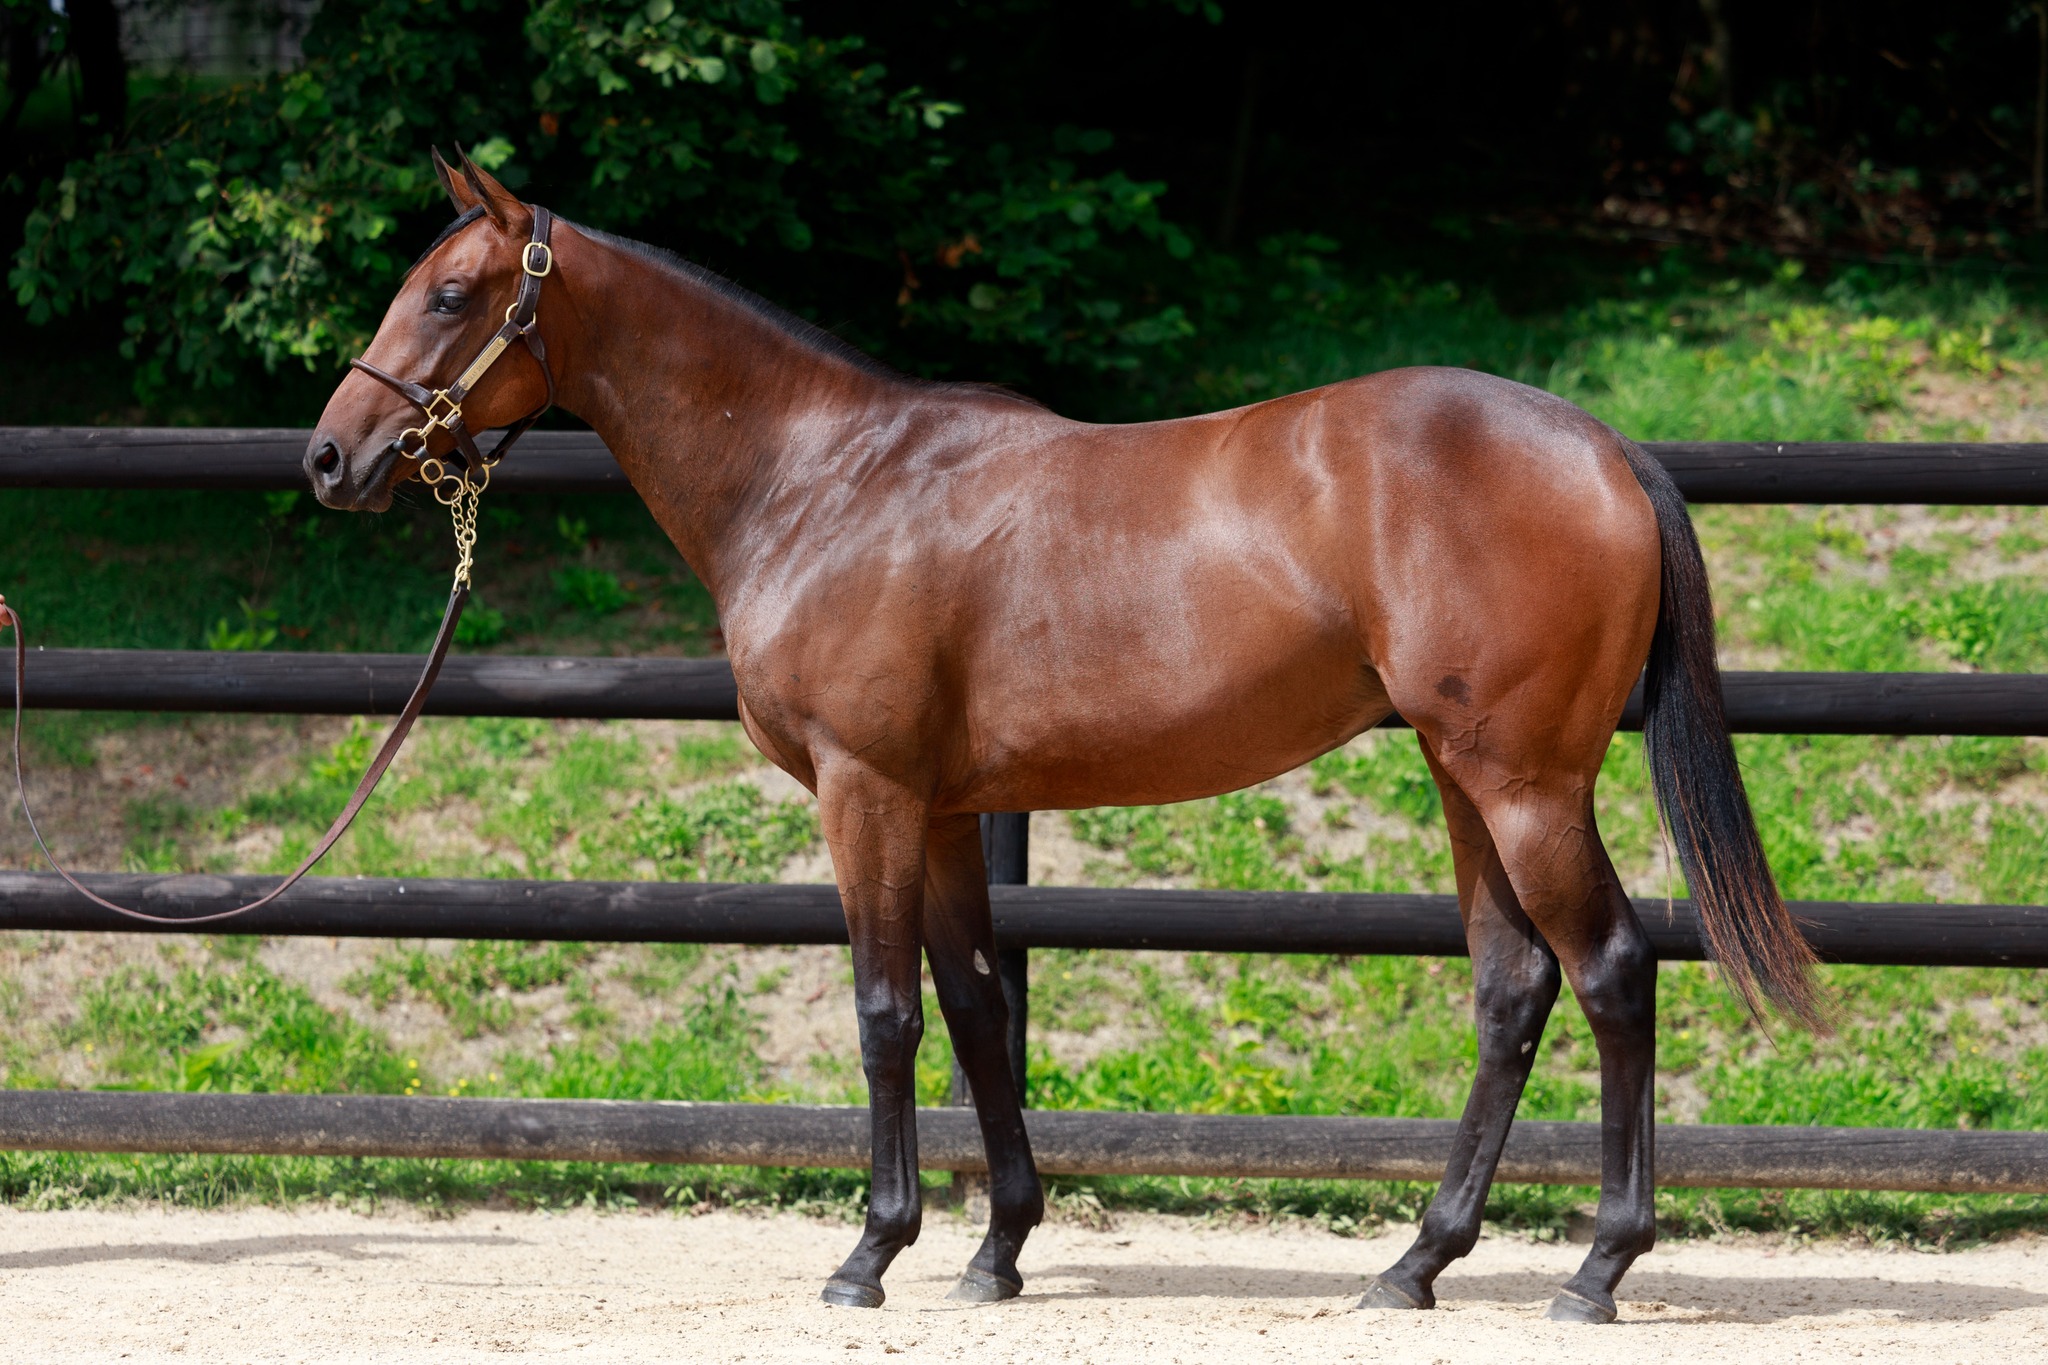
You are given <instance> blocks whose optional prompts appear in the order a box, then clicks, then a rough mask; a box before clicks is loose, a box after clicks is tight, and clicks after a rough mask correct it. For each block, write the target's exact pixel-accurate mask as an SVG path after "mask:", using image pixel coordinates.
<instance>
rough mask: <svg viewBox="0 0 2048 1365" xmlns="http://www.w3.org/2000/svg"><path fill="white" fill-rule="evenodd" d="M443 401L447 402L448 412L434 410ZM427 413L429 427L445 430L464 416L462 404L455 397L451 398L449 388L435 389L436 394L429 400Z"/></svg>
mask: <svg viewBox="0 0 2048 1365" xmlns="http://www.w3.org/2000/svg"><path fill="white" fill-rule="evenodd" d="M442 403H446V404H447V405H448V410H447V411H446V412H436V411H434V409H435V408H436V407H437V406H438V405H440V404H442ZM426 414H427V425H428V426H429V427H440V428H441V429H443V430H444V431H445V430H448V429H450V428H452V427H453V426H454V425H455V423H456V421H457V419H459V418H460V417H461V416H462V404H460V403H458V402H456V401H455V400H454V399H453V398H450V397H449V396H448V390H446V389H436V390H435V391H434V396H433V397H432V398H430V399H428V400H427V406H426Z"/></svg>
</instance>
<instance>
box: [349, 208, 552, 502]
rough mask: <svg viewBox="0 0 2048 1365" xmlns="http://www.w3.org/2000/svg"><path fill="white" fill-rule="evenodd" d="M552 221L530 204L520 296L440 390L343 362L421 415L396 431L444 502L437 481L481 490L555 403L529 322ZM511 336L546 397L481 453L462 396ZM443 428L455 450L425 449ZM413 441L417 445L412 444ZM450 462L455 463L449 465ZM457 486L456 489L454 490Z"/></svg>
mask: <svg viewBox="0 0 2048 1365" xmlns="http://www.w3.org/2000/svg"><path fill="white" fill-rule="evenodd" d="M554 225H555V218H554V215H553V214H551V213H549V212H548V211H547V210H546V209H544V208H542V207H541V206H540V205H538V204H535V205H534V206H533V237H532V238H531V240H529V241H528V242H527V243H526V245H525V247H524V248H522V249H521V251H520V253H519V269H520V275H519V296H518V297H517V298H515V299H514V300H513V301H512V306H511V307H509V308H507V309H506V310H505V323H504V325H503V326H501V327H500V328H498V330H497V331H496V332H495V333H493V334H492V336H491V339H490V340H489V341H487V342H485V343H484V348H483V349H482V350H481V351H478V352H477V353H476V358H475V359H474V360H472V361H470V362H469V366H468V368H466V369H464V370H463V372H462V373H461V374H460V375H458V376H456V379H455V382H454V383H452V384H450V385H449V386H448V387H447V388H445V389H430V388H428V387H426V386H425V385H424V384H415V383H412V382H410V381H409V380H404V379H400V378H399V377H398V376H397V375H395V374H391V373H388V372H387V371H384V370H380V369H378V368H377V367H376V366H375V365H372V364H371V363H370V362H369V361H367V360H364V359H363V358H362V357H361V356H357V357H356V358H355V359H353V360H351V361H349V362H348V363H349V364H350V365H351V366H353V367H354V368H356V369H358V370H361V371H362V372H363V373H364V374H366V375H368V376H370V378H372V379H374V380H376V381H377V382H379V383H380V384H383V385H385V386H387V387H388V388H390V389H391V390H392V391H394V392H395V393H397V394H398V395H399V396H400V397H401V398H403V399H405V401H406V402H408V403H410V404H412V405H413V406H414V407H416V408H418V409H419V410H420V411H421V413H423V414H425V416H426V421H425V423H424V424H423V425H421V426H416V427H408V428H406V429H405V431H404V432H402V433H401V434H400V435H399V438H398V440H399V444H400V445H401V446H403V447H405V448H406V453H407V454H408V455H412V456H416V457H418V459H419V461H420V479H421V481H422V482H424V483H426V484H428V485H430V486H432V487H433V488H434V496H435V497H437V498H440V499H441V501H442V502H444V503H451V504H452V496H450V497H444V496H442V492H441V488H442V485H444V484H446V483H449V482H451V481H453V482H455V483H458V484H463V485H470V484H473V485H474V486H475V487H477V488H479V489H481V487H482V486H483V485H484V484H486V483H488V482H489V481H490V471H491V467H492V466H493V465H495V464H497V462H498V461H499V459H500V458H502V457H503V455H504V454H505V451H506V450H507V449H509V448H510V447H511V445H512V443H513V442H514V441H516V440H518V439H519V438H520V437H521V436H524V435H525V434H526V432H527V429H528V428H529V427H531V426H532V425H533V424H534V423H535V422H537V421H539V420H540V419H541V416H542V415H543V414H545V413H546V412H547V410H548V409H549V408H552V407H553V406H554V405H555V372H554V371H553V370H551V369H549V368H548V351H547V347H546V346H545V345H543V344H542V343H541V339H540V332H539V331H538V330H537V329H536V328H535V326H534V322H535V319H536V317H537V316H538V315H539V312H540V285H541V281H542V280H544V279H546V278H547V277H548V276H549V275H550V274H552V273H553V272H554V268H555V251H554V248H553V247H552V246H550V245H548V237H549V235H550V234H551V233H552V232H553V230H554ZM514 340H518V341H523V342H525V343H526V349H527V350H529V351H531V352H532V353H533V358H534V360H535V361H537V362H539V364H540V372H541V376H542V377H543V378H544V379H546V380H547V385H548V400H547V402H545V403H543V404H542V405H541V406H540V407H539V408H538V409H536V410H535V411H533V412H531V413H529V414H527V415H526V416H525V417H522V418H520V419H519V420H518V421H517V422H514V423H513V424H512V425H511V426H509V427H507V428H506V429H505V434H504V435H503V436H502V437H500V438H499V440H498V443H497V444H496V445H495V446H492V447H491V453H490V454H488V455H486V454H483V453H482V452H481V451H479V450H478V449H477V444H476V437H475V435H474V434H472V433H471V431H470V429H469V425H468V423H467V422H465V421H464V420H463V417H462V400H463V399H465V398H467V397H468V396H469V394H470V391H471V390H472V389H474V388H475V387H476V386H477V383H478V382H479V381H480V380H482V378H483V377H484V375H485V374H487V373H489V371H490V368H491V366H493V365H495V364H496V363H497V362H498V357H499V356H501V355H503V354H505V351H506V348H507V347H509V346H511V344H512V343H513V341H514ZM437 430H438V431H445V432H447V433H448V434H449V436H451V437H453V438H454V440H455V449H454V450H452V451H450V452H449V453H448V454H447V455H446V456H443V457H439V458H436V457H434V456H432V455H430V454H429V453H428V442H429V441H430V440H431V439H432V438H433V434H434V432H435V431H437ZM415 440H417V442H418V444H417V445H414V441H415ZM450 466H454V467H453V468H451V467H450ZM459 492H460V490H459V489H458V490H455V493H456V494H457V495H459Z"/></svg>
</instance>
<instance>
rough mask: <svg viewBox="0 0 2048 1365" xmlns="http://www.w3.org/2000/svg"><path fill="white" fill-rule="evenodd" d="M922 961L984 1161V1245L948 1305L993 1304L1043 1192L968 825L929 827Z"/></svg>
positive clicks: (975, 823) (953, 821) (977, 832)
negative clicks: (927, 963) (969, 1096)
mask: <svg viewBox="0 0 2048 1365" xmlns="http://www.w3.org/2000/svg"><path fill="white" fill-rule="evenodd" d="M924 941H925V951H926V953H927V954H928V955H929V956H930V958H931V964H932V981H933V984H934V985H936V986H937V987H938V996H939V1008H940V1010H941V1011H942V1012H943V1013H944V1014H945V1016H946V1028H947V1030H948V1031H949V1032H950V1033H951V1034H952V1037H953V1050H954V1052H955V1054H956V1055H957V1056H958V1057H959V1059H960V1068H961V1070H962V1071H964V1072H965V1073H966V1075H967V1083H968V1086H969V1088H970V1090H971V1091H972V1093H973V1097H974V1112H975V1116H976V1118H978V1119H979V1120H980V1122H981V1140H982V1145H983V1147H984V1149H985V1150H986V1151H987V1152H988V1169H989V1221H988V1235H987V1237H985V1238H984V1239H983V1240H982V1243H981V1249H980V1250H979V1251H977V1252H976V1253H975V1254H974V1259H973V1260H972V1261H970V1262H968V1265H967V1272H966V1273H965V1274H964V1275H962V1276H961V1277H960V1283H959V1284H957V1285H955V1286H954V1287H953V1292H952V1293H951V1294H949V1295H948V1296H947V1297H949V1298H952V1299H958V1300H963V1301H966V1302H970V1303H994V1302H997V1301H998V1300H1002V1299H1009V1298H1015V1297H1016V1296H1017V1295H1018V1294H1020V1293H1022V1292H1023V1288H1024V1278H1023V1276H1022V1275H1020V1274H1019V1273H1018V1271H1017V1253H1018V1251H1019V1250H1020V1249H1021V1248H1022V1247H1023V1245H1024V1239H1025V1237H1026V1236H1028V1235H1029V1234H1030V1232H1031V1229H1033V1228H1035V1227H1037V1226H1038V1223H1039V1220H1040V1219H1041V1218H1043V1217H1044V1216H1045V1192H1044V1189H1043V1188H1042V1187H1041V1186H1040V1185H1039V1183H1038V1167H1037V1166H1036V1164H1034V1163H1033V1161H1032V1159H1031V1142H1030V1139H1029V1138H1027V1137H1026V1136H1025V1132H1024V1113H1023V1109H1022V1107H1021V1105H1020V1104H1019V1102H1018V1078H1017V1077H1016V1076H1014V1075H1013V1074H1012V1073H1011V1068H1010V1050H1009V1043H1008V1038H1009V1009H1008V1007H1007V1006H1006V1005H1005V1004H1004V1003H1003V988H1002V983H1001V981H1000V979H999V978H998V977H997V976H996V936H995V928H994V925H993V924H992V923H991V921H990V918H989V908H988V881H987V877H986V875H985V874H984V871H983V868H982V860H981V825H980V821H979V820H978V819H977V818H976V817H974V816H972V815H951V816H946V817H944V818H942V819H939V820H934V821H933V822H932V826H931V834H930V837H929V840H928V843H927V853H926V862H925V902H924Z"/></svg>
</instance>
